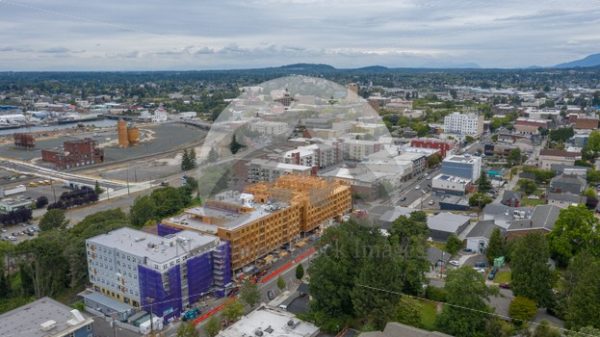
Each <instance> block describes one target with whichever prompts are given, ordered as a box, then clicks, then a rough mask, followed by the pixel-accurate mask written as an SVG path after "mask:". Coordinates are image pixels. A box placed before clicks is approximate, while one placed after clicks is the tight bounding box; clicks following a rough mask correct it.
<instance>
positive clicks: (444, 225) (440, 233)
mask: <svg viewBox="0 0 600 337" xmlns="http://www.w3.org/2000/svg"><path fill="white" fill-rule="evenodd" d="M470 220H471V218H469V217H468V216H464V215H460V214H454V213H450V212H442V213H438V214H436V215H434V216H430V217H428V218H427V227H428V228H429V236H430V237H431V238H432V239H433V240H436V241H446V240H447V239H448V237H449V236H450V235H452V234H455V235H459V234H460V233H462V232H463V231H464V230H465V228H467V226H468V225H469V221H470Z"/></svg>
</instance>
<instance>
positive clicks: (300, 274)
mask: <svg viewBox="0 0 600 337" xmlns="http://www.w3.org/2000/svg"><path fill="white" fill-rule="evenodd" d="M303 277H304V267H303V266H302V263H299V264H298V266H297V267H296V279H297V280H302V278H303Z"/></svg>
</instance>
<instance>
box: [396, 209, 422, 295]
mask: <svg viewBox="0 0 600 337" xmlns="http://www.w3.org/2000/svg"><path fill="white" fill-rule="evenodd" d="M428 237H429V229H428V228H427V215H426V214H425V213H424V212H421V211H419V212H413V213H411V214H410V216H409V217H404V216H401V217H399V218H398V219H396V220H395V221H394V222H393V223H392V226H391V229H390V236H389V241H390V243H391V247H392V249H393V251H394V252H397V254H398V258H399V260H398V263H399V264H400V269H401V279H400V281H401V283H402V285H403V292H406V293H409V294H418V293H420V292H421V291H422V289H423V284H424V283H425V272H426V271H428V270H429V262H428V260H427V238H428Z"/></svg>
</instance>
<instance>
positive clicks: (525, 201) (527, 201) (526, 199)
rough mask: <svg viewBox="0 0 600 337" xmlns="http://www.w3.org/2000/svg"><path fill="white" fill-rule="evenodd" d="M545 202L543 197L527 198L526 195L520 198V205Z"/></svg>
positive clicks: (542, 203)
mask: <svg viewBox="0 0 600 337" xmlns="http://www.w3.org/2000/svg"><path fill="white" fill-rule="evenodd" d="M545 203H546V202H545V201H544V199H529V198H527V197H525V198H523V199H521V206H532V207H533V206H537V205H544V204H545Z"/></svg>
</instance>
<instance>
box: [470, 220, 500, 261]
mask: <svg viewBox="0 0 600 337" xmlns="http://www.w3.org/2000/svg"><path fill="white" fill-rule="evenodd" d="M496 228H498V229H500V230H501V231H502V232H504V230H503V228H502V227H500V226H497V225H496V223H495V222H494V220H482V221H479V222H478V223H477V224H476V225H475V226H474V227H473V229H471V231H470V232H469V234H467V236H466V239H467V247H466V248H467V249H470V250H472V251H474V252H477V253H483V252H485V250H486V249H487V247H488V244H489V242H490V237H491V236H492V232H493V231H494V229H496Z"/></svg>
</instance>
